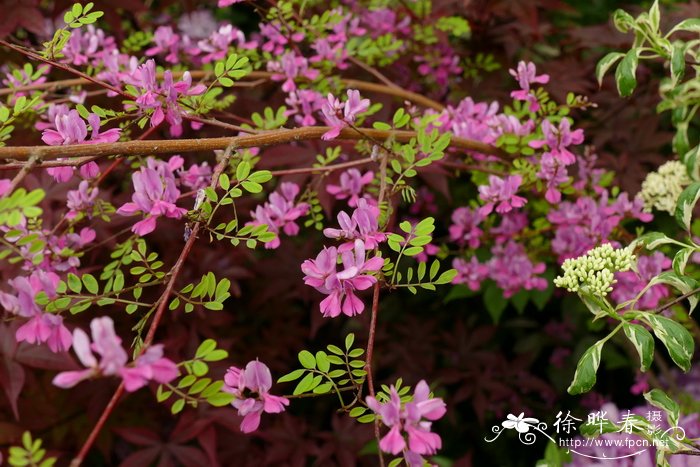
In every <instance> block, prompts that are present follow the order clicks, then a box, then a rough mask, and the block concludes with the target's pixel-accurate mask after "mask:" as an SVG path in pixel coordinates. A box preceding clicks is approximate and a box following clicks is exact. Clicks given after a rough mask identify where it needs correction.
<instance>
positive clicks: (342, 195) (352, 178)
mask: <svg viewBox="0 0 700 467" xmlns="http://www.w3.org/2000/svg"><path fill="white" fill-rule="evenodd" d="M372 180H374V172H371V171H367V172H365V173H364V174H363V173H361V172H360V171H359V170H357V169H348V170H346V171H345V172H343V173H342V174H340V181H339V184H338V185H335V184H332V183H329V184H328V185H326V191H327V192H328V193H330V194H331V195H333V196H334V197H335V199H341V200H342V199H347V200H348V205H349V206H350V207H353V208H354V207H357V203H358V201H359V200H360V198H361V197H362V190H363V189H364V187H365V186H367V185H369V184H370V183H372ZM366 196H369V195H365V197H366Z"/></svg>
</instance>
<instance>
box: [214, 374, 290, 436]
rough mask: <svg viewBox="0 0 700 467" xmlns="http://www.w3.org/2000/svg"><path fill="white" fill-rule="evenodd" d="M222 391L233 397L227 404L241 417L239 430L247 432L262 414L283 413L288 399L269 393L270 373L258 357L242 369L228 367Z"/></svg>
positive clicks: (252, 429) (254, 427)
mask: <svg viewBox="0 0 700 467" xmlns="http://www.w3.org/2000/svg"><path fill="white" fill-rule="evenodd" d="M224 383H225V384H224V390H225V391H227V392H230V393H231V394H233V395H234V396H235V397H236V398H235V399H234V400H233V402H232V403H231V405H233V406H234V407H235V408H236V409H238V415H241V416H242V417H243V421H242V422H241V431H242V432H243V433H250V432H253V431H255V430H257V429H258V427H259V426H260V416H261V415H262V413H263V412H266V413H281V412H284V407H285V406H287V405H289V399H287V398H286V397H281V396H273V395H272V394H270V388H271V387H272V375H271V374H270V369H269V368H268V367H267V365H265V364H264V363H260V362H259V361H258V360H254V361H251V362H248V364H247V365H246V367H245V370H242V369H240V368H237V367H235V366H232V367H230V368H229V369H228V370H227V371H226V376H224Z"/></svg>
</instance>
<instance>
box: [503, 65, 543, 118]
mask: <svg viewBox="0 0 700 467" xmlns="http://www.w3.org/2000/svg"><path fill="white" fill-rule="evenodd" d="M509 71H510V74H511V75H512V76H513V78H515V79H516V80H518V84H519V85H520V90H518V91H513V92H511V93H510V97H512V98H513V99H515V100H519V101H525V102H527V103H528V104H529V109H530V112H537V111H538V110H539V109H540V103H539V102H538V100H537V96H536V95H535V93H534V92H533V91H532V89H530V86H531V85H533V84H547V83H548V82H549V75H539V76H538V75H537V70H536V69H535V64H534V63H532V62H523V61H521V62H519V63H518V68H517V70H509Z"/></svg>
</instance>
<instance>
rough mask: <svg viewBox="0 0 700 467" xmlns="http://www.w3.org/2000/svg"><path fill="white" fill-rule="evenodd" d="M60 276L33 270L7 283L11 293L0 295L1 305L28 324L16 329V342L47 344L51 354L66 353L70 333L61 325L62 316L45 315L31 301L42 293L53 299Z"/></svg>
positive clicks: (68, 347)
mask: <svg viewBox="0 0 700 467" xmlns="http://www.w3.org/2000/svg"><path fill="white" fill-rule="evenodd" d="M59 280H60V279H59V277H58V276H57V275H56V274H54V273H52V272H44V271H35V272H33V273H32V274H31V275H30V276H29V277H24V276H19V277H15V278H14V279H10V280H9V281H8V284H9V285H10V286H11V287H12V288H13V289H14V292H15V293H14V294H9V293H6V292H0V305H2V307H3V308H5V310H6V311H8V312H9V313H12V314H14V315H16V316H19V317H21V318H27V321H26V322H25V323H24V324H23V325H22V326H20V327H19V328H18V329H17V332H16V334H15V338H16V339H17V342H22V341H25V342H28V343H30V344H40V343H44V342H45V343H46V344H47V345H48V346H49V349H51V351H52V352H65V351H67V350H68V349H70V346H71V342H72V339H71V334H70V331H68V329H67V328H66V327H65V326H64V325H63V317H62V316H60V315H56V314H53V313H46V312H44V311H43V310H42V309H41V308H40V307H39V305H37V304H36V302H35V301H34V298H35V297H36V295H37V294H38V293H39V292H44V293H46V295H47V296H48V297H49V298H53V297H55V296H56V286H57V285H58V282H59Z"/></svg>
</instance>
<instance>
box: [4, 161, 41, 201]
mask: <svg viewBox="0 0 700 467" xmlns="http://www.w3.org/2000/svg"><path fill="white" fill-rule="evenodd" d="M38 160H39V157H38V156H30V157H29V160H28V161H27V162H26V163H25V164H24V166H23V167H22V169H21V170H20V171H19V172H18V173H17V175H15V177H14V178H13V179H12V181H11V182H10V186H9V187H8V188H7V191H6V192H5V194H4V195H3V197H5V196H9V195H10V194H11V193H12V192H13V191H15V188H17V187H18V186H19V184H20V183H22V180H24V177H26V176H27V174H28V173H29V172H30V171H31V170H32V168H34V166H35V165H36V163H37V161H38Z"/></svg>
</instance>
